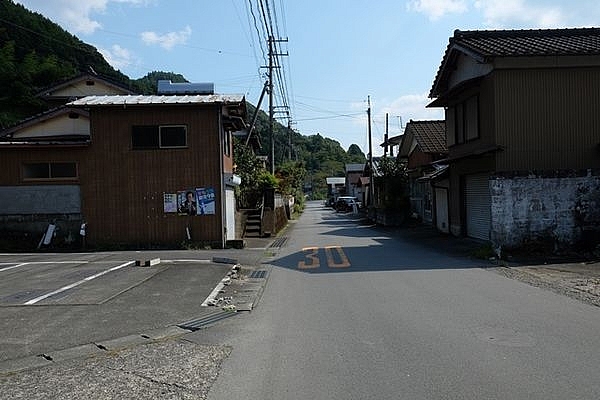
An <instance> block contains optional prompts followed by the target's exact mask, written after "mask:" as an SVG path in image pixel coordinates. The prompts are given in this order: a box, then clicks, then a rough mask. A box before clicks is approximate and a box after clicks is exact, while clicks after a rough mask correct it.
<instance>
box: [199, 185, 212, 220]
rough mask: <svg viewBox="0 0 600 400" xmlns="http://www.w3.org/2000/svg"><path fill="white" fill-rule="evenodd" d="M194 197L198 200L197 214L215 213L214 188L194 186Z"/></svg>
mask: <svg viewBox="0 0 600 400" xmlns="http://www.w3.org/2000/svg"><path fill="white" fill-rule="evenodd" d="M196 199H197V202H198V207H197V212H198V215H214V214H215V189H214V188H211V187H209V188H196Z"/></svg>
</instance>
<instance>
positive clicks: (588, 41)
mask: <svg viewBox="0 0 600 400" xmlns="http://www.w3.org/2000/svg"><path fill="white" fill-rule="evenodd" d="M449 46H456V47H459V48H463V49H466V50H469V51H471V52H474V53H476V54H478V55H480V56H482V57H486V58H487V57H518V56H565V55H581V54H600V28H582V29H538V30H504V31H460V30H456V31H455V32H454V37H452V38H451V39H450V44H449Z"/></svg>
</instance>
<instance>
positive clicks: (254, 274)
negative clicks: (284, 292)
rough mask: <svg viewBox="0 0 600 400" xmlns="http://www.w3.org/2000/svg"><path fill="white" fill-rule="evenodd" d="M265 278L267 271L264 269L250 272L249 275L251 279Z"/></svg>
mask: <svg viewBox="0 0 600 400" xmlns="http://www.w3.org/2000/svg"><path fill="white" fill-rule="evenodd" d="M265 276H267V271H266V270H264V269H259V270H258V271H252V273H250V278H251V279H263V278H264V277H265Z"/></svg>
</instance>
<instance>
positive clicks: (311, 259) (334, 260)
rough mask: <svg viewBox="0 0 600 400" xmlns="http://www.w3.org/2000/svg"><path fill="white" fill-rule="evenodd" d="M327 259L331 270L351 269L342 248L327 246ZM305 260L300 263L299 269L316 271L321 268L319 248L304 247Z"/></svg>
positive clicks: (325, 248)
mask: <svg viewBox="0 0 600 400" xmlns="http://www.w3.org/2000/svg"><path fill="white" fill-rule="evenodd" d="M324 250H325V258H326V261H327V267H329V268H349V267H350V265H351V264H350V260H349V259H348V257H347V256H346V254H345V253H344V250H342V247H341V246H325V247H324ZM302 251H303V252H304V253H305V254H304V260H302V261H299V262H298V269H315V268H319V267H320V266H321V260H320V257H319V247H303V248H302Z"/></svg>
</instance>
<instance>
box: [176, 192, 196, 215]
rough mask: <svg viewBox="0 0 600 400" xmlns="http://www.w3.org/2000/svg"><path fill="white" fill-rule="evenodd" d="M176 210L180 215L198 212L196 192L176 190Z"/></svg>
mask: <svg viewBox="0 0 600 400" xmlns="http://www.w3.org/2000/svg"><path fill="white" fill-rule="evenodd" d="M177 212H178V213H179V214H180V215H196V214H197V213H198V207H197V203H196V192H195V191H194V190H192V189H189V190H182V191H179V192H177Z"/></svg>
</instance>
